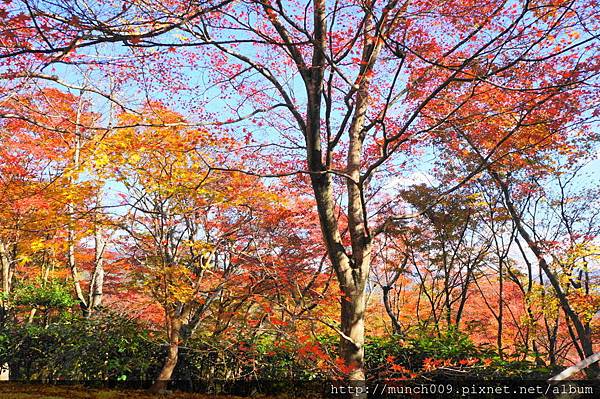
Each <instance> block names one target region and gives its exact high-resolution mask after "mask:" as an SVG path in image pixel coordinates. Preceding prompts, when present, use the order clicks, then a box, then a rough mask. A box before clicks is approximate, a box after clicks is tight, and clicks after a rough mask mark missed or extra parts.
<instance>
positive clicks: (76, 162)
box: [67, 96, 88, 315]
mask: <svg viewBox="0 0 600 399" xmlns="http://www.w3.org/2000/svg"><path fill="white" fill-rule="evenodd" d="M82 108H83V96H80V100H79V105H78V108H77V120H76V124H77V127H76V131H75V143H74V144H75V149H74V152H73V165H72V166H73V170H74V171H77V170H78V169H79V166H80V156H81V145H82V142H81V141H82V140H81V132H80V127H79V126H80V123H81V112H82ZM74 183H75V178H74V177H73V175H71V176H70V177H69V189H70V190H72V189H73V184H74ZM67 213H68V218H69V222H68V227H67V245H68V248H67V263H68V266H69V270H71V276H72V277H73V285H74V286H75V294H76V295H77V299H78V300H79V306H80V308H81V310H82V312H83V314H84V315H86V314H87V310H88V303H87V302H86V300H85V296H84V295H83V290H82V289H81V283H80V282H79V271H78V270H77V263H76V261H75V226H74V218H73V217H74V214H75V204H74V203H73V201H72V200H69V203H68V204H67Z"/></svg>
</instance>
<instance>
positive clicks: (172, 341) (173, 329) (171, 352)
mask: <svg viewBox="0 0 600 399" xmlns="http://www.w3.org/2000/svg"><path fill="white" fill-rule="evenodd" d="M180 331H181V321H180V320H179V319H178V318H176V317H175V318H172V319H171V321H170V328H169V349H168V351H167V356H166V358H165V362H164V364H163V367H162V369H161V370H160V373H159V374H158V377H157V378H156V381H155V382H154V384H152V386H151V387H150V392H152V393H158V392H160V391H163V390H164V389H165V388H166V387H167V385H168V384H169V381H171V376H172V375H173V371H174V370H175V366H177V359H178V357H179V335H180Z"/></svg>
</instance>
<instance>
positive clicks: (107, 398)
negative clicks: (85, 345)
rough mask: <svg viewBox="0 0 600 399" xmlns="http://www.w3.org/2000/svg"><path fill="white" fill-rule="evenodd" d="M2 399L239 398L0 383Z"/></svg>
mask: <svg viewBox="0 0 600 399" xmlns="http://www.w3.org/2000/svg"><path fill="white" fill-rule="evenodd" d="M0 398H2V399H112V398H117V399H129V398H133V399H136V398H139V399H160V398H169V399H208V398H219V399H241V398H240V397H238V396H225V395H222V396H215V395H203V394H194V393H185V392H175V393H173V394H168V395H151V394H149V393H147V392H146V391H142V390H109V389H91V388H85V387H83V386H77V385H74V386H55V385H42V384H19V383H12V382H11V383H0Z"/></svg>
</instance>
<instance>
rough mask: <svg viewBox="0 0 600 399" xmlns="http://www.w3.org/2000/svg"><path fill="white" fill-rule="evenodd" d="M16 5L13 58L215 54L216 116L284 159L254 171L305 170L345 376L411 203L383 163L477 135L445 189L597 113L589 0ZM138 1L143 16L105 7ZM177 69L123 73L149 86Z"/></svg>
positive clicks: (204, 60) (196, 58)
mask: <svg viewBox="0 0 600 399" xmlns="http://www.w3.org/2000/svg"><path fill="white" fill-rule="evenodd" d="M76 4H78V3H76ZM19 5H20V6H19V7H17V8H12V9H7V8H6V7H4V8H3V13H6V14H8V15H9V20H10V21H11V24H12V25H14V26H15V27H16V28H17V29H14V30H11V29H10V28H7V27H5V30H7V29H8V30H9V33H10V35H9V36H8V37H9V42H8V43H7V45H6V49H4V50H3V57H4V59H6V60H9V67H10V68H16V69H19V68H21V69H22V66H23V63H25V67H26V68H29V69H31V68H30V65H39V66H42V67H44V66H47V65H48V64H52V63H53V62H64V63H66V64H69V63H73V64H81V65H83V64H85V63H86V62H87V63H92V62H93V57H92V58H91V59H90V58H89V57H87V55H88V54H89V53H88V52H87V51H88V50H86V49H91V48H95V49H97V50H98V51H99V52H101V51H102V50H103V48H102V46H100V44H102V43H106V42H112V43H121V44H122V45H123V46H121V47H120V50H123V49H127V50H131V51H132V53H135V54H136V55H137V56H138V57H139V55H142V54H144V55H147V56H148V58H147V60H153V61H152V62H154V64H153V65H154V66H155V67H158V66H159V65H161V66H162V65H163V64H159V63H158V62H157V58H156V52H157V51H159V52H160V51H162V53H161V54H166V53H169V54H171V53H173V54H180V57H179V58H176V59H175V58H169V57H170V56H167V55H165V57H167V58H165V59H168V60H170V61H171V62H172V63H173V65H176V66H178V67H180V66H181V67H182V66H186V65H189V66H191V70H193V71H194V72H193V73H192V74H191V76H194V75H193V74H194V73H199V72H201V71H203V68H202V67H203V66H204V67H210V70H209V72H207V73H206V75H207V79H210V81H211V83H212V84H214V85H216V87H217V88H218V89H220V90H221V91H222V92H223V93H224V94H223V97H222V100H223V104H226V107H221V108H220V109H219V116H225V118H224V120H223V121H224V122H227V123H233V122H239V123H238V125H237V126H238V127H239V128H240V130H241V129H246V131H247V132H248V133H249V136H250V138H252V137H254V138H255V140H256V142H255V143H254V145H255V146H256V148H257V150H256V153H255V157H256V159H260V156H264V155H265V154H269V155H273V154H276V155H277V156H278V157H279V158H281V159H283V160H288V159H289V160H295V162H294V163H292V165H294V167H293V168H290V167H289V165H290V163H282V164H280V165H279V167H273V166H271V165H269V166H268V167H265V165H264V164H261V165H258V167H256V168H254V171H253V172H254V173H260V174H268V175H271V176H277V175H290V174H303V175H306V176H308V179H309V184H310V187H311V189H312V191H313V195H314V199H315V201H316V208H317V212H318V215H319V220H320V226H321V232H322V237H323V243H324V244H325V246H326V248H327V253H328V257H329V261H330V263H331V265H332V267H333V269H334V271H335V274H336V276H337V280H338V282H339V286H340V289H341V294H340V298H339V299H340V308H341V313H340V328H339V332H340V336H341V341H340V355H341V357H342V358H343V360H344V361H345V363H346V364H347V365H348V366H349V367H350V369H351V372H349V377H350V378H351V379H356V380H362V379H364V377H365V376H364V371H363V365H364V364H363V363H364V313H365V288H366V286H367V282H368V279H369V274H370V267H371V259H372V256H373V245H374V241H375V240H377V239H378V237H379V236H380V235H381V234H382V233H383V232H385V231H386V230H388V229H390V228H392V227H393V225H394V224H396V223H397V222H398V221H399V220H402V219H404V218H407V217H410V215H407V214H406V213H404V212H403V209H402V207H401V206H399V203H398V201H397V199H394V198H395V197H394V196H390V195H389V193H390V187H389V186H387V182H389V179H387V178H388V177H390V176H394V175H398V174H406V175H409V174H410V172H411V171H413V168H414V166H415V164H417V163H419V161H422V160H423V159H424V156H425V154H426V153H427V151H428V149H431V148H432V147H433V146H436V147H437V148H444V149H445V151H449V152H451V153H453V154H458V155H459V156H458V157H457V160H465V161H466V160H467V158H469V157H467V156H466V155H468V154H466V153H465V150H466V149H467V148H468V144H466V143H469V142H470V144H474V146H475V147H476V148H478V149H479V151H480V153H479V156H478V157H475V158H473V157H471V158H470V159H468V161H469V162H464V163H462V164H461V165H460V166H461V167H456V168H455V169H454V170H455V171H461V172H462V173H461V175H460V176H455V177H454V178H453V179H449V180H447V181H446V182H444V183H445V184H446V186H445V187H443V188H441V189H440V190H439V191H440V195H444V194H445V193H447V192H449V191H451V190H453V188H454V187H457V186H460V185H462V184H463V183H464V182H465V181H467V180H469V179H470V178H472V177H474V176H476V175H477V174H478V173H480V172H481V171H483V170H485V169H486V167H487V165H488V164H490V163H492V162H494V161H497V160H498V159H499V158H500V157H502V156H504V155H506V154H507V153H510V152H511V151H512V149H514V148H527V149H528V150H529V151H530V152H532V153H535V152H536V150H537V149H539V148H540V146H543V145H545V143H547V141H549V140H555V136H561V135H562V134H563V132H564V131H563V130H561V129H559V127H560V126H565V125H568V124H569V123H572V122H574V120H575V119H577V116H578V115H581V114H582V113H585V112H588V111H589V112H592V109H593V107H594V106H595V105H594V103H593V101H594V100H593V99H594V94H597V93H596V92H595V90H596V89H595V87H597V86H594V85H592V84H590V83H591V82H593V80H594V78H595V76H596V73H597V70H598V65H597V62H598V57H597V53H596V52H597V48H595V47H594V42H595V41H596V40H597V34H596V33H595V32H598V26H597V20H596V19H594V13H595V11H596V10H594V8H595V7H587V6H588V4H587V2H584V1H576V0H567V1H562V0H561V1H542V2H539V1H519V2H506V1H488V2H483V3H482V2H466V3H465V2H462V1H461V2H458V1H453V2H450V3H448V2H443V3H440V2H436V1H418V2H400V1H395V0H389V1H371V2H364V1H358V2H351V3H348V4H341V3H340V2H326V1H324V0H314V1H311V2H307V3H306V4H301V3H295V2H279V1H278V2H272V1H266V0H265V1H262V0H256V1H247V2H222V3H215V4H212V3H210V4H208V3H202V4H200V5H197V4H196V3H195V2H187V1H173V2H169V3H168V4H167V5H165V6H162V5H161V6H152V5H146V4H145V3H137V2H135V3H131V4H130V3H126V4H125V6H124V7H123V9H122V10H119V9H118V8H115V7H108V10H109V11H107V12H102V13H96V12H90V11H89V10H88V11H84V10H87V8H85V7H81V10H78V8H77V7H76V6H72V7H57V6H55V5H53V4H50V3H46V2H39V3H37V2H36V3H35V4H31V3H30V2H23V3H19ZM102 5H103V4H102V3H101V2H100V3H99V7H102ZM136 13H139V18H140V20H141V21H142V22H141V23H139V24H133V25H131V24H127V23H125V24H124V25H121V23H120V22H116V21H121V20H122V19H124V20H126V21H127V20H128V19H129V18H133V17H138V14H136ZM100 16H102V18H101V17H100ZM105 16H106V17H105ZM121 17H122V18H121ZM99 21H100V23H99ZM138 25H139V30H138V31H136V29H138ZM138 32H139V33H138ZM94 46H95V47H94ZM36 57H41V61H40V60H38V59H36ZM79 57H81V59H78V58H79ZM133 58H134V59H136V60H138V58H135V57H133ZM139 63H140V65H147V64H144V63H143V62H142V61H139ZM96 64H98V63H96ZM107 64H110V63H107ZM122 65H127V66H133V65H134V64H132V63H124V64H121V66H122ZM119 66H120V65H119V63H118V62H116V63H114V64H112V65H110V67H108V68H109V69H110V68H113V70H117V71H118V70H119ZM99 68H100V67H99ZM104 68H106V66H104ZM183 69H184V68H177V67H174V68H171V69H168V68H156V69H155V71H157V73H156V75H157V76H148V75H146V74H143V77H144V78H143V79H138V76H137V75H138V74H137V73H134V74H131V73H130V78H131V81H132V82H139V83H140V87H142V88H143V90H147V89H148V87H149V86H150V84H149V82H150V81H152V80H154V81H159V82H161V84H164V83H165V82H171V81H170V80H169V79H168V77H169V75H170V74H171V73H172V72H173V71H176V72H181V71H183ZM104 70H106V69H104ZM139 70H140V71H141V70H143V68H140V69H139ZM133 75H135V76H133ZM32 78H35V76H32ZM140 80H141V81H140ZM177 82H179V80H177ZM232 87H233V88H234V91H233V95H232V90H231V88H232ZM148 90H149V89H148ZM159 91H160V90H159ZM192 94H198V93H192ZM204 94H205V92H204V91H203V92H201V93H200V94H198V98H199V99H202V96H203V95H204ZM191 109H192V110H195V109H194V107H193V106H192V107H191ZM196 113H197V115H195V116H196V117H197V118H198V119H201V118H202V116H203V115H199V113H198V112H196ZM223 114H227V115H223ZM569 114H571V115H573V117H569ZM550 121H551V123H550ZM542 125H549V126H550V128H549V129H540V128H539V127H540V126H542ZM498 126H501V127H502V128H500V129H499V128H498ZM465 131H467V133H466V134H465ZM583 133H584V134H585V129H584V130H583ZM234 134H240V132H234ZM467 139H468V140H467ZM555 141H556V142H558V140H555ZM467 152H468V150H467ZM443 167H445V168H449V167H450V166H449V164H447V165H444V166H443ZM247 169H252V168H250V167H248V168H247ZM196 178H197V180H198V181H199V182H200V181H202V179H203V176H202V175H200V176H197V177H196ZM392 191H393V190H392ZM434 203H435V201H434ZM517 227H518V224H517ZM588 349H590V350H591V348H588Z"/></svg>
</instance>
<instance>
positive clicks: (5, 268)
mask: <svg viewBox="0 0 600 399" xmlns="http://www.w3.org/2000/svg"><path fill="white" fill-rule="evenodd" d="M10 265H11V262H10V257H9V254H8V249H7V248H6V245H5V244H4V243H3V242H0V267H2V309H1V313H0V322H2V321H3V320H4V319H5V318H6V316H7V314H8V308H9V299H8V298H9V294H10V289H11V277H12V274H11V270H10Z"/></svg>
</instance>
